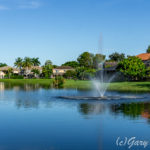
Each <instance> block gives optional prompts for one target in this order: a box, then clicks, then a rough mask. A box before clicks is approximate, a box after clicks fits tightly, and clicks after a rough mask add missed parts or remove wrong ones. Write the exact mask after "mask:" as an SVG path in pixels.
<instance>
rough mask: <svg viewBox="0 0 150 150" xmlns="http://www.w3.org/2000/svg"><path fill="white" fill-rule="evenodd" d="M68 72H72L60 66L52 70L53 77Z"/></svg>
mask: <svg viewBox="0 0 150 150" xmlns="http://www.w3.org/2000/svg"><path fill="white" fill-rule="evenodd" d="M68 70H74V69H73V68H72V67H70V66H60V67H57V68H54V69H53V76H58V75H59V76H62V75H64V74H65V73H66V72H67V71H68Z"/></svg>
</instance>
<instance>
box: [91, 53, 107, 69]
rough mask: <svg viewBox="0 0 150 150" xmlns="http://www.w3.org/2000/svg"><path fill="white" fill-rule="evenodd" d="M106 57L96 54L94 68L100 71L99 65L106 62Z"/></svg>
mask: <svg viewBox="0 0 150 150" xmlns="http://www.w3.org/2000/svg"><path fill="white" fill-rule="evenodd" d="M105 57H106V56H105V55H102V54H96V55H95V56H94V57H93V68H95V69H98V67H99V64H100V63H101V62H103V61H104V60H105Z"/></svg>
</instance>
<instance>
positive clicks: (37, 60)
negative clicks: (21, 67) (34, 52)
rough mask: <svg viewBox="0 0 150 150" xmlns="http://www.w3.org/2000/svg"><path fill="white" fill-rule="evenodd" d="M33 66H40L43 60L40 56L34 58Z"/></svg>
mask: <svg viewBox="0 0 150 150" xmlns="http://www.w3.org/2000/svg"><path fill="white" fill-rule="evenodd" d="M32 63H33V66H39V65H40V64H41V62H40V61H39V58H38V57H37V58H32Z"/></svg>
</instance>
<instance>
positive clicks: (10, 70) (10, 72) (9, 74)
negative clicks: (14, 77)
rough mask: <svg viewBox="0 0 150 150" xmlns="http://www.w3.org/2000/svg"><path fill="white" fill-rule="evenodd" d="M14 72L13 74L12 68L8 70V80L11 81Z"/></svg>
mask: <svg viewBox="0 0 150 150" xmlns="http://www.w3.org/2000/svg"><path fill="white" fill-rule="evenodd" d="M12 72H13V69H12V68H8V71H7V73H8V78H9V79H10V76H11V74H12Z"/></svg>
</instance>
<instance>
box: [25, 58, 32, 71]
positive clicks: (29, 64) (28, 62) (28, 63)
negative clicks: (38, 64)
mask: <svg viewBox="0 0 150 150" xmlns="http://www.w3.org/2000/svg"><path fill="white" fill-rule="evenodd" d="M32 66H33V62H32V59H31V58H30V57H25V58H24V60H23V67H24V68H25V69H26V71H28V70H29V68H31V67H32Z"/></svg>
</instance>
